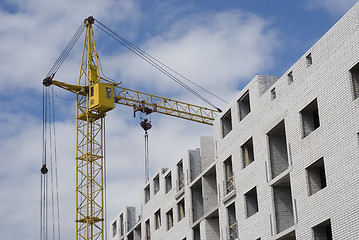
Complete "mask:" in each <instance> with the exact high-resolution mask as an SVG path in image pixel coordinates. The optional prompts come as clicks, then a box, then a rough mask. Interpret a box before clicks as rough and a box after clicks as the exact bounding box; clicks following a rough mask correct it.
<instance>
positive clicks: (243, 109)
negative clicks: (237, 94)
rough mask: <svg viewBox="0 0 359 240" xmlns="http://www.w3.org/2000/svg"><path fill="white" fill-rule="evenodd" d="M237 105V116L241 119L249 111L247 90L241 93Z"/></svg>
mask: <svg viewBox="0 0 359 240" xmlns="http://www.w3.org/2000/svg"><path fill="white" fill-rule="evenodd" d="M238 105H239V118H240V120H242V119H243V118H245V117H246V116H247V115H248V114H249V113H250V112H251V105H250V101H249V91H247V92H246V93H245V94H243V96H242V97H241V98H240V99H239V100H238Z"/></svg>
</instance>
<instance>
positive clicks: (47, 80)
mask: <svg viewBox="0 0 359 240" xmlns="http://www.w3.org/2000/svg"><path fill="white" fill-rule="evenodd" d="M42 84H44V85H45V86H46V87H48V86H51V85H52V77H51V76H50V77H46V78H45V79H44V80H43V81H42Z"/></svg>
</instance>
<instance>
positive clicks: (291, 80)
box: [287, 71, 294, 85]
mask: <svg viewBox="0 0 359 240" xmlns="http://www.w3.org/2000/svg"><path fill="white" fill-rule="evenodd" d="M287 79H288V85H289V84H292V83H293V81H294V79H293V72H292V71H291V72H290V73H288V75H287Z"/></svg>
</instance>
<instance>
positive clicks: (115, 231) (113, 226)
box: [112, 221, 117, 237]
mask: <svg viewBox="0 0 359 240" xmlns="http://www.w3.org/2000/svg"><path fill="white" fill-rule="evenodd" d="M116 234H117V221H114V222H113V223H112V237H114V236H116Z"/></svg>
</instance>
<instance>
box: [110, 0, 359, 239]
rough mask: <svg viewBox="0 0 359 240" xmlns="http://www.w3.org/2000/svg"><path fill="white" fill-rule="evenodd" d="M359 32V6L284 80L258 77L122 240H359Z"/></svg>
mask: <svg viewBox="0 0 359 240" xmlns="http://www.w3.org/2000/svg"><path fill="white" fill-rule="evenodd" d="M358 26H359V3H358V4H356V5H355V6H354V7H353V8H352V9H351V10H350V11H349V12H348V13H347V14H346V15H345V16H344V17H343V18H342V19H341V20H340V21H338V23H337V24H336V25H334V27H332V28H331V29H330V30H329V31H328V32H327V33H326V34H325V35H324V36H323V37H322V38H321V39H320V40H319V41H318V42H317V43H316V44H315V45H314V46H313V47H311V48H310V49H309V50H308V51H307V52H306V53H305V54H304V55H303V57H302V58H300V59H299V60H298V61H297V62H296V63H295V64H294V65H293V66H292V67H291V68H290V69H288V71H287V72H286V73H285V74H284V75H283V76H282V77H280V78H277V77H272V76H256V77H254V79H253V80H252V81H250V82H249V84H248V85H247V86H246V87H245V88H244V89H243V90H242V91H241V92H240V93H239V94H238V96H237V97H236V99H234V101H233V102H232V103H231V104H229V105H228V107H227V108H226V110H225V111H224V112H223V114H222V115H221V116H219V117H218V118H217V119H216V120H215V122H214V136H213V137H202V138H201V147H200V149H196V150H189V151H187V153H186V154H185V155H184V156H183V157H181V158H180V159H178V161H177V162H175V163H174V165H173V166H172V167H170V168H169V169H162V170H160V171H159V172H158V173H157V174H155V176H154V177H153V178H151V179H150V181H149V182H148V183H147V184H146V185H145V186H144V187H143V189H142V192H143V197H142V204H141V212H140V213H139V215H141V218H140V219H136V218H135V215H136V214H135V209H134V208H131V207H128V208H125V210H124V211H123V212H121V213H120V214H119V215H118V217H117V218H116V219H114V220H113V221H112V222H111V229H112V232H111V236H112V239H113V240H119V239H124V240H139V239H146V240H149V239H153V240H156V239H171V240H184V239H186V240H200V239H206V240H212V239H213V240H218V239H223V240H224V239H226V240H227V239H230V240H234V239H242V240H259V239H260V240H267V239H268V240H269V239H278V240H291V239H303V240H307V239H315V240H322V239H343V240H344V239H345V240H346V239H359V221H358V219H359V196H358V192H359V187H358V182H359V164H358V160H359V117H358V113H359V28H358Z"/></svg>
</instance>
